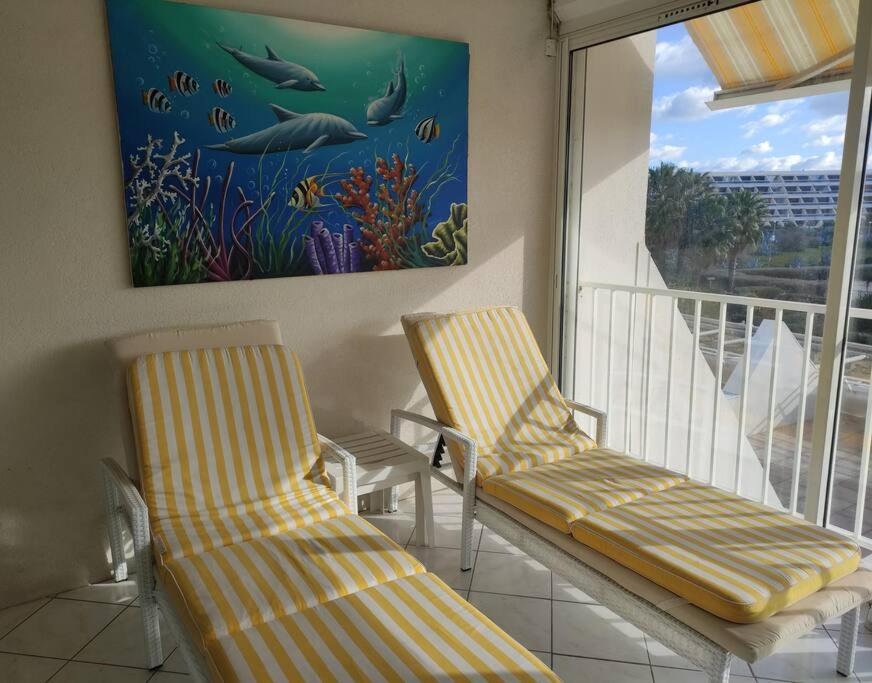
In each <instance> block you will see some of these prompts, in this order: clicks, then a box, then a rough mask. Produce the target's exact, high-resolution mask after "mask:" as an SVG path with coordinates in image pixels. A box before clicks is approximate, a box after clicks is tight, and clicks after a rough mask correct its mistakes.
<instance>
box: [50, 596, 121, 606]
mask: <svg viewBox="0 0 872 683" xmlns="http://www.w3.org/2000/svg"><path fill="white" fill-rule="evenodd" d="M51 599H52V600H65V601H67V602H87V603H89V604H91V605H120V606H121V607H134V606H135V605H134V604H133V602H134V600H136V598H133V599H132V600H131V601H130V602H107V601H105V600H85V599H84V598H63V597H61V596H60V595H55V596H54V597H52V598H51Z"/></svg>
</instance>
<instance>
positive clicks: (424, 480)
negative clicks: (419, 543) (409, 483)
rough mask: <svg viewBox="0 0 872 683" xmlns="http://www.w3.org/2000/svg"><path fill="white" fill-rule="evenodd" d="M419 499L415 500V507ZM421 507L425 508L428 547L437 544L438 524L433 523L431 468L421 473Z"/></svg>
mask: <svg viewBox="0 0 872 683" xmlns="http://www.w3.org/2000/svg"><path fill="white" fill-rule="evenodd" d="M417 504H418V499H417V498H416V499H415V505H417ZM421 507H422V508H424V528H425V529H426V530H427V534H426V537H427V538H426V545H427V546H432V545H435V544H436V524H435V522H434V521H433V490H432V488H431V486H430V468H429V467H428V468H426V469H424V470H423V471H422V472H421Z"/></svg>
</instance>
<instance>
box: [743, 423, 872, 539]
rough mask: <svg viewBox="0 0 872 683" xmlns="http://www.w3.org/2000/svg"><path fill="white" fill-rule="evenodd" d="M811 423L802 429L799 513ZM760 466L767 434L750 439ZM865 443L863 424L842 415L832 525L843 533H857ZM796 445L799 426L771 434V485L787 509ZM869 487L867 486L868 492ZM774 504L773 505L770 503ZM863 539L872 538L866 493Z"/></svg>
mask: <svg viewBox="0 0 872 683" xmlns="http://www.w3.org/2000/svg"><path fill="white" fill-rule="evenodd" d="M811 439H812V423H811V420H809V421H808V422H806V424H805V427H804V428H803V444H802V456H801V462H800V478H799V480H800V487H799V495H798V496H797V501H798V505H797V509H798V510H800V511H801V510H802V509H803V505H804V504H805V486H804V484H805V481H806V479H807V477H806V474H807V472H808V464H809V459H810V458H811ZM748 440H749V441H750V442H751V445H752V447H753V448H754V450H755V452H756V453H757V458H758V459H759V460H760V463H761V465H762V464H764V462H765V457H766V432H765V431H763V432H760V433H757V434H753V435H751V436H749V437H748ZM862 442H863V420H862V419H861V418H858V417H854V416H851V415H843V416H842V418H841V424H840V428H839V448H838V454H837V457H836V463H835V478H834V481H833V493H832V506H831V513H830V523H831V524H834V525H835V526H838V527H840V528H842V529H846V530H849V531H851V530H853V529H854V511H855V509H856V506H857V486H858V482H859V478H860V449H861V446H862ZM795 445H796V426H795V425H790V426H787V427H780V428H778V429H775V430H774V431H773V434H772V465H771V471H770V475H769V481H770V482H771V483H772V487H773V488H774V489H775V492H776V494H777V495H778V498H779V500H780V501H781V503H782V505H784V506H785V507H787V506H789V504H790V489H791V485H792V480H793V460H794V451H795ZM869 483H870V484H872V481H870V482H869ZM868 490H869V486H868V485H867V491H868ZM770 502H773V501H770ZM862 531H863V535H864V536H872V493H867V496H866V501H865V514H864V516H863V527H862Z"/></svg>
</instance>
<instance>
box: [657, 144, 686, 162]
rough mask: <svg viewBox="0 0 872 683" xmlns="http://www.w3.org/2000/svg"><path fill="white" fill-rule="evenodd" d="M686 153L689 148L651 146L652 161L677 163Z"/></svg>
mask: <svg viewBox="0 0 872 683" xmlns="http://www.w3.org/2000/svg"><path fill="white" fill-rule="evenodd" d="M685 151H687V147H682V146H680V145H651V150H650V152H649V154H650V158H651V160H652V161H675V160H676V159H678V158H679V157H680V156H681V155H682V154H684V152H685Z"/></svg>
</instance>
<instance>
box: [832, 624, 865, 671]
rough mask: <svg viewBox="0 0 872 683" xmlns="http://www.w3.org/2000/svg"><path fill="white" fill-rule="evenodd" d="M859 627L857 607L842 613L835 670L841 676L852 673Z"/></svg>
mask: <svg viewBox="0 0 872 683" xmlns="http://www.w3.org/2000/svg"><path fill="white" fill-rule="evenodd" d="M859 628H860V608H859V607H855V608H854V609H852V610H851V611H850V612H845V614H843V615H842V627H841V631H840V632H839V655H838V659H837V660H836V671H838V672H839V673H840V674H841V675H842V676H850V675H851V674H852V673H854V656H855V654H856V653H857V631H858V630H859Z"/></svg>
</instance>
